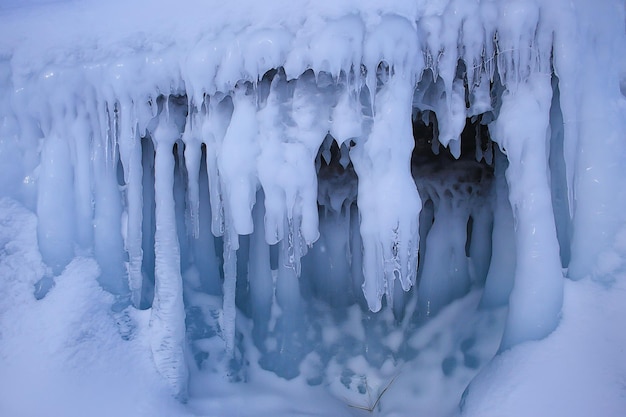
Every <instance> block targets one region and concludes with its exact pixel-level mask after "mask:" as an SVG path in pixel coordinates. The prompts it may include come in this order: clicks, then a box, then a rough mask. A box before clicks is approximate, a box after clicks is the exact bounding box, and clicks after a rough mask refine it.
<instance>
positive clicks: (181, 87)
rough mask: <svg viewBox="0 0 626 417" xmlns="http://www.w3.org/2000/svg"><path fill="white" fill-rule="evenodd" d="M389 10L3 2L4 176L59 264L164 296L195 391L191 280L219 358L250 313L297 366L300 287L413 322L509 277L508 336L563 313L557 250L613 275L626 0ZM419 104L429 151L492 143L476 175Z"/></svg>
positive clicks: (173, 363) (168, 334)
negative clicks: (83, 261)
mask: <svg viewBox="0 0 626 417" xmlns="http://www.w3.org/2000/svg"><path fill="white" fill-rule="evenodd" d="M376 3H377V2H374V1H367V2H357V1H356V0H355V1H348V2H342V4H331V3H330V2H329V3H323V2H322V4H318V5H315V6H313V5H311V4H308V3H307V4H306V7H305V6H304V3H301V2H297V1H296V2H279V3H277V4H273V5H272V6H271V7H268V6H267V5H257V4H255V3H254V2H249V4H246V6H248V7H243V8H238V9H237V10H231V9H230V7H233V6H229V5H222V6H220V7H219V8H218V9H217V10H208V9H207V7H208V6H206V5H202V4H200V2H198V3H195V2H191V3H190V4H189V5H184V6H176V7H173V4H170V3H168V2H164V5H163V8H161V9H159V10H154V8H152V7H150V8H148V9H146V8H145V7H143V8H142V7H140V6H141V4H140V5H139V6H129V7H128V8H127V9H126V13H122V14H119V15H118V14H117V13H115V14H113V12H112V11H111V10H112V8H111V7H109V6H107V7H106V8H105V7H104V6H103V5H90V7H79V8H75V9H70V8H68V7H67V6H66V5H64V4H60V5H57V6H49V10H48V11H49V13H50V16H51V18H50V19H49V21H50V22H52V21H54V20H55V18H56V19H58V20H60V21H72V22H79V23H76V24H72V25H68V27H67V28H66V30H63V31H58V30H57V24H52V23H48V22H47V21H43V20H42V19H41V18H40V17H39V16H38V15H37V13H29V12H27V11H22V10H13V11H4V12H2V14H0V27H2V29H0V34H1V35H2V36H0V38H2V40H1V41H0V83H1V84H0V88H1V91H2V92H3V94H2V98H1V99H0V117H1V118H2V119H1V122H2V124H1V126H0V127H1V129H0V135H2V136H1V137H0V156H2V161H3V164H2V168H3V173H6V175H4V178H3V180H2V181H3V182H2V185H3V187H2V189H1V190H0V192H1V193H2V194H10V195H13V196H18V197H20V198H21V199H22V200H23V201H25V202H26V203H27V204H29V205H31V206H32V207H34V208H35V209H36V211H37V214H38V218H39V224H38V237H39V245H40V248H41V252H42V255H43V259H44V261H45V262H46V263H47V264H48V265H49V266H50V267H51V268H52V270H53V271H54V273H59V272H60V271H62V270H63V268H64V267H65V266H66V265H67V264H68V263H69V261H70V260H71V259H72V257H73V256H74V255H75V254H76V253H80V252H81V251H87V252H92V253H93V255H94V256H95V258H96V259H97V260H98V263H99V264H100V266H101V269H102V276H101V277H100V282H101V284H102V286H103V287H104V288H105V289H107V290H108V291H110V292H112V293H113V294H115V295H117V297H118V303H119V305H121V306H123V305H124V304H125V303H126V304H128V303H132V304H133V305H134V306H135V307H138V308H145V307H149V306H150V307H151V309H152V312H151V314H152V320H151V325H150V326H151V332H152V334H153V339H152V340H153V342H152V343H153V354H154V359H155V363H156V366H157V368H158V369H159V371H160V372H161V374H162V375H163V376H164V377H165V378H166V379H168V380H169V381H170V382H171V385H172V387H173V390H174V392H175V393H176V394H177V395H179V396H180V397H181V398H182V397H184V395H185V386H186V379H187V369H188V367H189V366H190V365H189V364H187V363H186V357H187V355H186V353H185V350H186V349H187V340H186V335H185V327H184V326H185V325H184V323H185V316H186V315H187V316H188V317H189V316H190V306H192V305H193V304H194V303H193V302H192V301H191V300H190V299H189V297H187V298H188V299H187V300H185V297H186V296H185V295H184V293H185V286H184V284H183V278H182V277H183V276H189V277H190V276H194V274H195V273H196V272H198V273H199V275H200V282H197V283H196V284H197V285H195V287H194V288H196V289H200V290H201V291H202V292H203V293H204V294H205V295H206V294H210V295H219V296H220V297H221V305H220V306H218V307H217V310H218V312H217V313H216V312H215V311H214V310H212V309H213V307H211V308H209V307H206V304H204V307H205V310H207V311H206V312H205V313H206V314H205V316H207V317H208V316H211V317H214V316H215V315H217V316H218V317H219V319H218V320H217V322H218V325H217V327H218V328H217V329H212V330H211V331H210V332H213V333H212V334H219V336H221V337H222V338H223V339H224V342H225V348H224V349H225V352H227V354H228V355H227V356H228V357H229V358H230V359H231V360H234V361H236V360H238V359H237V358H240V356H241V354H242V353H241V351H240V348H241V344H238V342H237V340H238V333H237V317H236V316H237V314H240V313H241V311H243V312H244V313H245V314H250V315H251V317H252V318H253V321H254V334H255V337H256V338H257V342H256V343H257V344H258V345H264V346H265V347H263V348H262V349H261V350H262V353H263V358H262V359H261V360H262V361H265V362H266V363H268V365H267V366H268V367H273V366H274V367H279V366H283V365H275V364H274V365H272V364H273V363H275V362H273V361H275V360H280V361H282V360H286V361H287V362H289V361H291V362H289V364H287V365H285V367H288V366H291V367H292V368H297V363H298V362H299V361H300V360H302V358H303V356H304V355H305V354H306V353H307V348H306V343H307V335H306V332H303V331H302V330H303V329H304V328H305V327H306V326H307V324H306V323H307V318H306V314H305V313H304V311H305V302H307V301H309V299H310V297H312V296H311V295H310V294H309V293H307V291H311V292H312V293H313V294H314V296H317V297H321V296H322V295H325V296H327V297H328V300H329V301H328V302H329V303H330V304H332V305H334V306H338V305H344V306H345V305H352V304H361V305H363V307H365V306H367V307H368V308H369V309H370V310H371V311H374V312H376V311H378V310H381V309H382V308H383V305H388V306H389V307H390V308H393V311H394V314H395V317H396V318H397V319H401V318H402V317H404V316H406V315H408V316H412V315H414V316H416V317H418V318H419V320H421V319H423V318H424V317H428V316H429V315H431V314H435V313H436V312H437V311H438V310H440V309H441V308H442V307H443V306H445V305H446V304H447V303H449V302H450V301H451V300H453V299H454V298H457V297H459V296H461V295H463V294H465V293H466V292H467V291H468V290H469V289H470V288H471V287H481V286H482V285H483V283H484V285H485V293H484V297H483V306H485V307H488V306H494V305H502V304H506V303H507V301H508V300H509V293H510V303H509V306H510V310H509V319H508V325H507V331H506V333H505V337H504V340H503V344H502V347H503V348H508V347H510V346H513V345H515V344H517V343H520V342H523V341H526V340H530V339H538V338H541V337H543V336H545V335H547V334H548V333H550V332H551V331H552V330H553V329H554V328H555V327H556V325H557V324H558V318H559V314H560V308H561V302H562V280H563V279H564V275H563V271H562V269H561V268H562V267H567V266H569V269H568V270H567V272H566V274H565V275H566V276H569V277H571V278H575V279H578V278H582V277H585V276H589V275H594V276H596V275H598V274H597V273H596V270H595V269H594V265H595V262H596V259H597V258H598V257H599V256H602V255H603V254H604V253H605V252H606V251H607V250H608V249H607V248H608V245H609V244H610V243H611V242H612V239H613V236H612V234H613V232H614V230H616V229H617V226H618V225H619V224H621V222H623V215H622V214H621V213H620V212H619V211H620V209H619V208H620V207H623V203H624V192H623V191H624V190H623V186H622V185H621V184H619V181H618V180H617V178H619V175H620V173H621V172H623V171H622V170H623V168H624V161H625V160H626V158H624V155H625V148H624V140H623V139H624V134H625V131H626V126H625V125H624V120H626V118H624V109H625V106H624V97H623V96H622V95H621V93H620V90H619V73H618V71H617V68H618V67H619V65H617V64H616V63H615V60H616V59H617V58H616V56H617V55H618V53H619V52H624V51H623V45H624V42H623V39H622V38H623V36H624V31H623V22H624V20H623V13H624V12H623V7H620V5H621V3H620V2H619V1H606V2H603V3H602V4H601V5H598V7H595V5H594V7H591V6H589V5H587V3H585V2H584V1H582V0H581V1H578V2H565V1H555V2H550V3H549V4H548V2H543V3H542V2H536V1H530V0H529V1H523V0H517V1H480V2H466V1H461V0H458V1H433V2H421V3H420V2H405V1H400V0H397V1H392V2H388V4H386V5H384V6H381V5H378V4H376ZM544 3H546V4H544ZM143 6H146V5H145V4H144V5H143ZM309 8H312V9H311V10H309ZM145 10H151V11H153V12H154V15H153V16H151V17H150V18H147V19H146V18H145V17H146V15H145ZM201 16H204V18H201ZM604 19H608V20H606V22H607V23H606V24H605V25H598V24H597V22H601V21H605V20H604ZM90 22H91V23H90ZM87 28H89V30H87ZM86 33H88V34H87V35H86ZM620 48H621V49H620ZM580 57H584V58H585V59H586V61H585V62H586V64H585V65H579V64H578V62H577V59H579V58H580ZM587 61H588V62H587ZM557 87H558V98H559V99H558V100H557V99H553V96H554V94H555V91H556V89H557ZM468 119H469V120H470V122H473V123H474V124H476V126H483V127H484V126H487V125H488V126H489V131H490V135H491V137H490V139H488V140H486V141H484V143H483V139H481V135H480V134H479V133H478V132H479V130H480V128H479V127H476V132H477V133H476V134H475V135H473V136H472V137H469V139H468V136H464V129H465V128H466V126H467V124H468ZM418 120H419V121H421V122H422V123H423V124H424V125H429V126H430V127H431V130H432V131H433V132H434V134H433V137H432V138H430V139H429V142H428V144H427V147H430V148H431V149H432V152H433V153H435V154H439V153H443V154H445V155H450V156H453V157H454V158H460V159H462V160H466V159H467V155H466V154H465V153H464V151H463V150H464V149H467V147H466V146H467V143H468V142H467V141H468V140H469V141H470V142H474V143H475V145H474V146H473V154H472V155H470V159H471V158H475V159H476V160H477V161H483V165H481V166H483V168H481V169H482V171H480V174H479V175H478V176H477V177H476V178H474V180H473V181H474V182H473V183H471V184H469V185H468V184H467V183H465V182H464V179H463V178H460V177H457V178H454V175H452V176H450V175H448V176H447V177H446V178H447V180H450V178H451V177H452V178H453V179H454V181H452V182H450V181H448V182H447V183H445V184H441V183H438V182H437V181H438V180H437V178H436V176H432V175H431V174H432V173H429V171H428V169H426V168H424V167H425V166H426V165H427V164H426V163H422V162H423V161H422V160H421V159H419V158H416V153H417V150H416V147H417V146H418V144H419V142H420V140H422V139H423V138H419V137H416V134H415V124H416V123H417V121H418ZM462 138H465V139H462ZM491 140H493V142H495V143H497V144H498V146H499V150H494V148H493V145H492V143H491ZM442 147H443V148H447V149H443V148H442ZM331 148H332V149H333V150H332V151H331ZM500 151H501V152H502V154H501V153H500ZM7 155H11V157H8V156H7ZM494 155H495V181H491V179H490V177H489V175H490V174H489V172H490V171H489V170H490V168H485V166H491V165H492V164H493V158H494ZM504 155H505V156H506V160H505V159H504ZM505 167H506V168H505ZM505 169H506V174H504V172H503V171H504V170H505ZM459 172H462V173H463V175H466V174H468V172H472V171H471V168H470V169H469V171H464V170H460V171H459ZM486 173H487V174H486ZM453 183H456V184H457V188H454V186H452V184H453ZM492 183H493V184H495V185H494V186H493V188H490V187H492ZM458 184H462V189H461V188H458V187H459V185H458ZM479 185H480V186H479ZM490 193H491V194H490ZM488 195H491V196H492V197H493V198H491V199H490V200H489V199H487V197H486V196H488ZM422 207H424V208H423V209H422ZM592 219H593V220H592ZM468 225H471V227H470V226H468ZM209 229H210V231H211V233H210V234H209ZM470 231H471V233H470ZM511 235H513V236H514V238H511ZM316 242H318V243H317V244H316ZM563 247H567V248H568V250H565V251H564V250H563ZM491 248H493V249H491ZM327 251H328V252H327ZM308 252H310V256H309V258H305V255H306V254H307V253H308ZM306 259H309V261H307V260H306ZM310 259H316V260H317V263H318V264H319V265H317V266H311V264H307V262H310ZM418 259H420V264H418ZM303 262H304V264H305V265H309V266H308V267H305V269H307V268H309V269H310V270H311V271H317V272H319V273H318V274H315V273H313V272H311V271H304V272H303V267H302V265H303ZM190 271H196V272H193V273H192V272H190ZM302 275H304V276H313V278H307V282H308V281H311V282H312V283H311V284H310V285H311V288H310V289H306V288H304V287H303V286H302V285H299V284H298V283H299V280H300V279H301V278H299V277H301V276H302ZM319 275H328V276H332V277H333V279H332V280H328V282H326V283H323V284H321V283H320V282H321V281H316V280H322V279H323V278H319V277H317V276H319ZM513 275H514V277H513ZM600 278H603V277H600ZM242 279H245V280H247V281H245V282H242ZM416 284H417V285H418V291H415V290H413V293H412V294H414V295H405V294H404V293H403V291H400V288H401V289H402V290H404V291H408V290H410V289H411V288H412V287H413V286H414V285H416ZM303 288H304V289H303ZM361 289H362V295H361V294H360V293H359V291H361ZM200 290H199V291H200ZM305 290H306V291H305ZM415 294H417V295H415ZM307 297H309V299H307ZM411 297H417V299H415V298H413V299H411ZM152 298H153V300H152ZM241 300H247V302H245V301H241ZM342 300H343V301H342ZM411 300H413V302H411ZM211 306H213V304H211ZM208 310H210V311H208ZM194 311H195V310H194ZM203 314H204V313H203ZM368 314H369V313H368ZM205 319H206V317H205ZM205 321H207V322H208V321H210V320H209V319H206V320H205ZM205 324H206V323H205ZM207 326H208V324H207ZM209 327H210V326H209ZM207 332H209V330H207ZM210 332H209V333H210ZM281 332H282V333H281ZM286 332H287V333H289V332H291V333H293V334H295V335H296V336H294V337H293V338H291V339H289V338H285V337H284V334H286ZM298 332H300V333H298ZM281 335H282V336H281ZM265 339H267V340H271V343H269V344H268V343H265V342H264V340H265ZM277 351H281V352H291V356H290V357H289V358H290V359H280V358H279V359H276V356H275V355H273V353H275V352H277ZM284 369H286V368H284ZM286 374H287V372H286Z"/></svg>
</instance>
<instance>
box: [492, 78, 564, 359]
mask: <svg viewBox="0 0 626 417" xmlns="http://www.w3.org/2000/svg"><path fill="white" fill-rule="evenodd" d="M551 99H552V86H551V83H550V74H542V73H534V74H531V75H530V76H529V77H528V79H527V80H526V81H525V82H523V83H521V84H520V85H514V86H513V87H511V86H509V87H507V91H506V92H505V93H504V94H503V97H502V108H501V110H500V115H499V116H498V119H497V120H496V121H495V122H494V123H493V124H492V125H490V129H491V137H492V138H493V139H494V140H495V141H496V142H497V143H498V144H499V145H500V147H501V148H502V149H503V151H504V152H505V153H506V155H507V157H508V160H509V167H508V169H507V171H506V178H507V182H508V185H509V200H510V202H511V206H512V208H513V217H514V221H515V240H516V247H517V264H516V269H515V282H514V284H513V289H512V291H511V296H510V299H509V315H508V318H507V325H506V329H505V332H504V336H503V339H502V345H501V349H507V348H509V347H511V346H514V345H516V344H518V343H520V342H523V341H526V340H536V339H541V338H543V337H545V336H547V335H548V334H549V333H550V332H552V331H553V330H554V329H555V327H556V326H557V324H558V320H559V315H560V312H561V307H562V304H563V274H562V271H561V264H560V260H559V243H558V241H557V236H556V227H555V224H554V214H553V211H552V199H551V193H550V179H549V168H548V149H549V148H548V137H549V136H548V135H549V129H548V127H549V117H550V104H551Z"/></svg>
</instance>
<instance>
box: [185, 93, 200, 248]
mask: <svg viewBox="0 0 626 417" xmlns="http://www.w3.org/2000/svg"><path fill="white" fill-rule="evenodd" d="M188 109H189V111H188V114H187V122H186V123H185V131H184V132H183V142H184V143H185V165H186V168H187V210H188V218H189V221H190V225H189V228H190V229H191V233H190V234H191V236H193V237H194V238H195V239H197V238H198V237H199V235H200V190H199V189H198V179H199V175H200V160H201V157H202V148H201V142H200V133H201V132H200V131H199V129H197V128H196V124H197V123H198V121H197V118H198V109H197V108H196V107H195V105H194V104H193V103H189V104H188Z"/></svg>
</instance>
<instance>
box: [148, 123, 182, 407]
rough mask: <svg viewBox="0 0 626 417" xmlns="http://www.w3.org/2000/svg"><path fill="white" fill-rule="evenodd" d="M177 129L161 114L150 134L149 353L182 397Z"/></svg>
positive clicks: (176, 393) (159, 369)
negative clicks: (152, 277)
mask: <svg viewBox="0 0 626 417" xmlns="http://www.w3.org/2000/svg"><path fill="white" fill-rule="evenodd" d="M179 136H180V131H179V128H178V127H177V126H176V124H174V122H173V121H172V120H171V119H170V115H169V111H167V112H166V111H163V112H161V114H160V117H159V124H158V126H157V128H156V129H155V131H154V132H153V139H154V142H155V147H156V156H155V167H154V174H155V184H154V188H155V200H156V233H155V244H154V251H155V271H154V272H155V289H154V301H153V303H152V315H151V317H150V329H151V345H152V354H153V358H154V361H155V363H156V367H157V370H158V371H159V372H160V373H161V375H162V376H163V377H164V378H165V379H166V380H167V381H168V382H169V384H170V385H171V387H172V389H173V391H174V393H175V395H177V396H178V397H179V398H184V397H185V395H186V390H187V377H188V370H187V366H186V364H185V357H184V349H185V348H184V344H185V309H184V305H183V285H182V278H181V274H180V247H179V243H178V237H177V233H176V213H175V206H174V195H173V187H174V156H173V154H172V148H173V146H174V143H175V141H176V140H177V139H178V137H179Z"/></svg>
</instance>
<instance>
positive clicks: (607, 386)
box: [0, 198, 626, 417]
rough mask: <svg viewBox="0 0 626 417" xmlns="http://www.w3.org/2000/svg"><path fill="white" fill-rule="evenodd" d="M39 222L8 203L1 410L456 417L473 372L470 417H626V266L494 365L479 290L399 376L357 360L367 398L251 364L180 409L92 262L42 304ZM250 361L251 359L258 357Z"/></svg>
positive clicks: (428, 334)
mask: <svg viewBox="0 0 626 417" xmlns="http://www.w3.org/2000/svg"><path fill="white" fill-rule="evenodd" d="M35 226H36V217H35V215H34V214H33V213H32V212H30V211H29V210H27V209H26V208H24V207H23V206H21V205H20V204H19V203H17V202H15V201H13V200H10V199H6V198H5V199H2V200H1V201H0V243H1V245H2V250H1V251H0V274H1V276H2V278H3V279H2V280H1V281H0V285H1V287H0V291H1V292H2V294H3V297H2V298H1V300H0V330H1V332H0V366H1V367H2V372H1V373H0V387H1V388H2V389H0V413H1V415H3V416H12V417H31V416H32V417H56V416H68V417H70V416H84V415H90V416H103V417H104V416H128V417H131V416H132V417H143V416H146V417H148V416H150V417H172V416H233V417H235V416H250V417H253V416H258V415H275V416H304V415H308V416H359V415H368V414H369V411H366V410H364V409H373V412H374V413H375V415H380V416H408V415H428V416H450V415H455V414H456V413H458V412H459V408H458V399H459V398H461V394H462V393H463V391H464V390H465V387H466V386H467V384H468V383H469V382H470V381H472V378H473V377H474V376H475V375H476V373H477V372H478V370H481V372H480V375H479V376H478V378H476V379H474V380H473V382H472V384H471V386H470V388H469V394H466V396H465V397H464V399H463V401H462V404H463V405H462V408H461V409H462V411H463V415H467V416H528V415H533V416H571V417H574V416H580V417H583V416H589V415H601V416H606V417H612V416H615V417H619V416H622V415H623V414H624V411H626V359H625V357H626V332H625V331H624V330H623V323H622V322H621V318H622V317H624V316H625V315H626V303H624V297H625V292H626V286H625V284H624V282H625V279H626V274H625V271H624V268H623V260H622V264H621V265H620V268H619V269H618V270H616V271H615V278H616V281H615V282H613V283H610V284H601V283H598V282H593V281H590V280H583V281H580V282H567V283H566V286H565V301H564V309H563V317H562V320H561V324H560V325H559V327H558V328H557V330H556V331H555V332H554V333H552V334H551V335H550V336H548V337H547V338H546V339H544V340H542V341H539V342H527V343H525V344H522V345H519V346H517V347H515V348H513V349H511V350H509V351H506V352H504V353H501V354H500V355H499V356H497V357H496V358H495V359H493V360H492V361H491V362H489V361H490V360H491V358H492V356H493V354H494V353H495V351H496V350H497V348H498V345H499V341H500V337H501V332H502V327H503V324H504V315H505V311H504V310H505V309H499V310H496V311H488V312H477V311H476V307H477V304H478V301H479V297H480V294H479V293H478V292H472V293H470V294H469V295H467V296H466V297H464V298H463V299H461V300H458V301H455V302H454V303H452V304H451V305H450V306H448V307H446V308H445V309H444V310H443V311H442V312H441V313H440V314H439V315H438V316H437V317H436V318H435V319H434V320H432V321H431V322H429V323H428V324H427V325H426V326H424V327H422V328H421V329H419V331H417V332H416V333H415V334H414V335H413V336H412V338H411V339H410V340H409V341H408V343H409V344H410V345H411V346H413V347H415V348H416V349H418V350H419V354H418V356H417V357H416V358H415V359H413V360H411V361H409V362H407V363H404V364H402V366H401V367H399V368H398V369H395V368H393V367H391V368H389V369H387V370H385V369H381V370H376V369H371V368H370V367H368V366H367V364H366V363H365V362H364V361H361V363H360V364H359V363H358V362H359V361H358V359H355V361H356V362H357V363H356V364H355V367H356V368H357V369H358V368H359V367H360V368H361V369H362V372H363V374H362V375H354V376H352V378H353V379H354V381H356V382H357V383H359V382H361V383H365V384H366V386H367V387H369V388H368V390H367V391H366V392H365V393H359V392H358V390H354V389H348V388H347V387H346V386H344V385H343V384H341V383H340V382H339V379H340V378H341V375H340V374H337V375H336V378H337V380H336V381H335V382H333V383H328V384H324V385H323V386H315V387H312V386H310V385H308V384H307V383H306V381H304V380H302V379H301V378H299V379H296V380H292V381H287V380H284V379H282V378H279V377H277V376H276V375H274V374H273V373H271V372H268V371H264V370H262V369H260V368H258V367H256V366H253V365H251V368H252V369H251V370H250V373H249V380H248V381H247V383H237V382H229V381H228V380H227V378H226V377H225V375H223V374H220V373H196V374H194V375H192V377H191V382H190V394H191V397H192V400H191V401H189V403H188V404H186V405H183V404H180V403H179V402H177V401H176V400H174V399H173V398H172V397H171V396H170V394H169V391H168V387H167V386H166V384H165V383H164V381H163V380H162V379H161V378H160V376H159V375H158V373H157V372H156V369H155V368H154V365H153V364H152V362H151V359H150V347H149V338H148V336H147V334H146V330H145V329H147V325H146V324H147V323H146V322H147V320H148V312H146V311H143V312H142V311H137V310H134V309H133V308H131V307H129V308H127V309H125V310H123V311H121V312H112V311H111V304H112V302H113V299H112V296H111V295H109V294H107V293H105V292H104V291H103V290H102V289H101V288H100V287H99V285H98V283H97V281H96V278H97V275H98V266H97V263H96V262H95V261H94V260H93V259H90V258H75V259H74V260H73V261H72V262H71V263H70V265H68V267H67V268H66V270H65V271H64V272H63V273H62V274H61V275H59V276H56V277H53V279H54V282H55V284H54V286H53V287H52V288H51V289H50V291H49V293H48V294H47V295H46V297H45V298H43V299H40V300H37V299H36V298H35V289H36V288H37V286H36V283H38V282H39V281H40V280H41V278H43V277H44V276H46V273H47V272H46V268H45V266H44V265H43V264H42V262H41V256H40V254H39V253H38V250H37V241H36V232H35ZM623 249H624V248H619V250H623ZM245 326H246V324H245V323H242V327H245ZM142 329H143V330H142ZM250 348H253V347H252V346H250ZM249 359H250V362H251V364H253V363H254V361H255V359H256V355H255V354H253V355H251V356H250V357H249ZM485 365H486V366H485ZM381 393H382V395H380V394H381ZM379 395H380V398H379ZM375 404H376V407H374V405H375Z"/></svg>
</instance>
